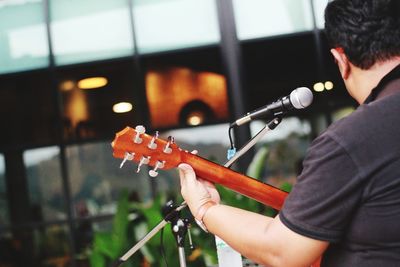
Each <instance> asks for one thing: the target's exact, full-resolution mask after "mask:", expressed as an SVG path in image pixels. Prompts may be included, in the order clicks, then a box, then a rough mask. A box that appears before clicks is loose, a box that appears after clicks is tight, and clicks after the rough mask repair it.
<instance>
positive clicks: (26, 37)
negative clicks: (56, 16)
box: [0, 0, 49, 73]
mask: <svg viewBox="0 0 400 267" xmlns="http://www.w3.org/2000/svg"><path fill="white" fill-rule="evenodd" d="M0 44H1V46H0V58H1V60H0V73H8V72H16V71H22V70H29V69H35V68H42V67H46V66H47V65H48V64H49V49H48V45H47V35H46V27H45V23H44V14H43V5H42V1H41V0H21V1H16V0H3V1H0Z"/></svg>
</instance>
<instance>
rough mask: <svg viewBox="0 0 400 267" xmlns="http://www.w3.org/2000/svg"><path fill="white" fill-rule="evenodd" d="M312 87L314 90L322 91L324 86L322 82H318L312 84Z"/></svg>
mask: <svg viewBox="0 0 400 267" xmlns="http://www.w3.org/2000/svg"><path fill="white" fill-rule="evenodd" d="M313 88H314V91H315V92H322V91H324V89H325V86H324V84H323V83H321V82H319V83H316V84H314V87H313Z"/></svg>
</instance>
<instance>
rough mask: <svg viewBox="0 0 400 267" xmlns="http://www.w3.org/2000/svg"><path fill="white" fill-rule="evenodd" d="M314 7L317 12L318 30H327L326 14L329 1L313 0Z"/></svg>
mask: <svg viewBox="0 0 400 267" xmlns="http://www.w3.org/2000/svg"><path fill="white" fill-rule="evenodd" d="M313 5H314V10H315V19H316V22H317V28H319V29H323V28H325V25H324V24H325V19H324V12H325V8H326V6H327V5H328V0H313Z"/></svg>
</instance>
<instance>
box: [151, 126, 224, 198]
mask: <svg viewBox="0 0 400 267" xmlns="http://www.w3.org/2000/svg"><path fill="white" fill-rule="evenodd" d="M228 128H229V125H228V124H218V125H213V126H198V127H192V128H187V129H176V130H170V131H166V132H163V133H162V134H161V135H160V138H162V139H164V140H166V139H167V137H168V136H173V137H174V139H175V142H176V144H177V145H178V146H179V147H180V148H181V149H184V150H188V151H192V150H197V151H198V155H199V156H201V157H202V158H205V159H208V160H211V161H213V162H216V163H218V164H220V165H223V164H224V163H225V162H226V161H227V159H226V153H227V148H228V147H229V137H228ZM157 189H158V192H160V193H165V192H169V193H171V194H175V195H179V190H180V185H179V177H178V172H177V171H176V170H168V171H164V170H161V171H159V175H158V179H157Z"/></svg>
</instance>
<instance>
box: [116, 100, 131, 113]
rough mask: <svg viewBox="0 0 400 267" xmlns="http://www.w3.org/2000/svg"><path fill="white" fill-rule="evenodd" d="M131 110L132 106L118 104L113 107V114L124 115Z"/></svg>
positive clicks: (129, 104) (123, 103)
mask: <svg viewBox="0 0 400 267" xmlns="http://www.w3.org/2000/svg"><path fill="white" fill-rule="evenodd" d="M131 110H132V104H131V103H129V102H120V103H117V104H115V105H114V106H113V111H114V112H115V113H126V112H129V111H131Z"/></svg>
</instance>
